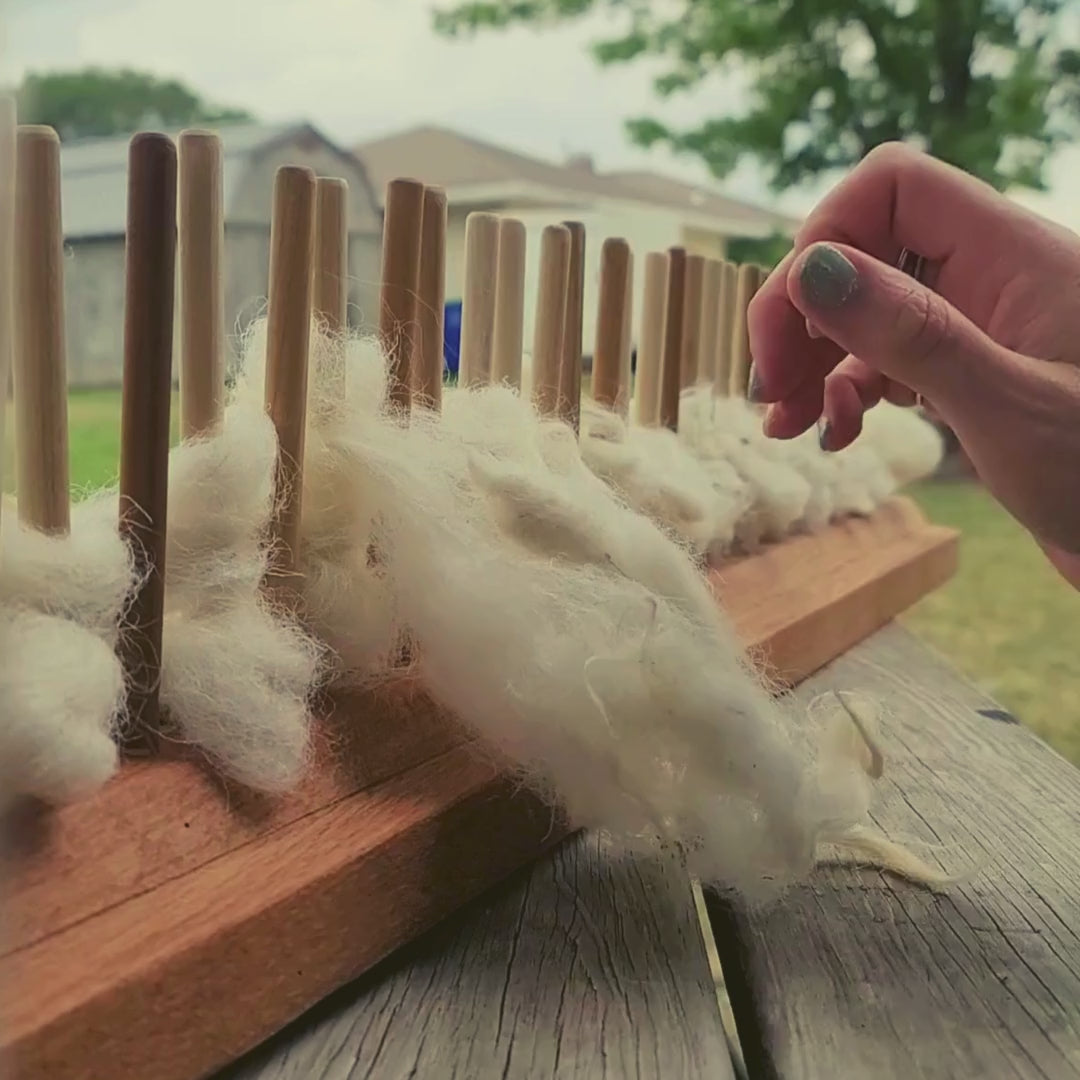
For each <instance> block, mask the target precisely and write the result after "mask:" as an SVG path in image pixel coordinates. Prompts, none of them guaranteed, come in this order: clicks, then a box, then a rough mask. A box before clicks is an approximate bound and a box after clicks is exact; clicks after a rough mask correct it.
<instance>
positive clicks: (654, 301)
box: [634, 251, 668, 427]
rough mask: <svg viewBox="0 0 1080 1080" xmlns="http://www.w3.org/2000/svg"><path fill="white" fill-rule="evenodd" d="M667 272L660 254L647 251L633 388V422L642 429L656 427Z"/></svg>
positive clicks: (658, 413)
mask: <svg viewBox="0 0 1080 1080" xmlns="http://www.w3.org/2000/svg"><path fill="white" fill-rule="evenodd" d="M667 272H668V260H667V256H666V255H665V254H664V253H663V252H662V251H650V252H649V253H648V254H647V255H646V256H645V282H644V296H643V299H642V308H641V336H640V338H639V339H638V354H637V386H636V389H635V392H634V410H635V413H636V416H635V420H637V422H638V423H639V424H641V425H642V426H643V427H657V426H658V425H659V423H660V381H661V371H662V368H663V350H664V301H665V294H666V291H667Z"/></svg>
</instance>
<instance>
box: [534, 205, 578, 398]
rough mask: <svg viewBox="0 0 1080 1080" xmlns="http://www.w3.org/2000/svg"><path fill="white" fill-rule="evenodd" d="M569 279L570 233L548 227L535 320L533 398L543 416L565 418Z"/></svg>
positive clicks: (543, 235) (543, 240)
mask: <svg viewBox="0 0 1080 1080" xmlns="http://www.w3.org/2000/svg"><path fill="white" fill-rule="evenodd" d="M569 280H570V230H569V229H568V228H566V226H565V225H547V226H545V227H544V231H543V232H542V233H541V234H540V284H539V287H538V288H537V291H536V318H535V319H534V320H533V352H532V377H533V387H532V398H533V401H534V402H535V404H536V407H537V409H538V410H539V411H540V414H541V415H542V416H562V415H563V409H564V408H565V405H564V404H563V403H562V402H561V399H560V397H559V394H560V391H561V385H562V384H561V380H560V378H559V368H560V366H561V364H562V358H563V334H564V332H565V330H566V296H567V292H568V291H569Z"/></svg>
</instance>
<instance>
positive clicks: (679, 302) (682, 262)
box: [660, 247, 686, 431]
mask: <svg viewBox="0 0 1080 1080" xmlns="http://www.w3.org/2000/svg"><path fill="white" fill-rule="evenodd" d="M685 285H686V249H685V248H681V247H672V248H668V273H667V294H666V296H665V297H664V354H663V362H662V364H661V369H660V370H661V374H660V423H661V425H662V426H663V427H666V428H670V429H671V430H672V431H675V430H677V429H678V426H679V388H680V386H681V381H680V380H681V365H682V334H683V294H684V290H685Z"/></svg>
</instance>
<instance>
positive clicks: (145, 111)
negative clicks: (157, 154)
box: [17, 68, 252, 139]
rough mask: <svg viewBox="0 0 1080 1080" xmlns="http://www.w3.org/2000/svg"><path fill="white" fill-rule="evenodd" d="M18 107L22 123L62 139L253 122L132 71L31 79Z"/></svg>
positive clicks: (183, 89)
mask: <svg viewBox="0 0 1080 1080" xmlns="http://www.w3.org/2000/svg"><path fill="white" fill-rule="evenodd" d="M17 101H18V109H19V119H20V121H21V122H22V123H26V124H48V125H49V126H50V127H53V128H55V129H56V131H57V133H58V134H59V136H60V138H61V139H73V138H78V137H80V136H86V135H99V136H100V135H119V134H126V133H128V132H132V131H136V130H139V129H145V128H153V127H185V126H188V125H194V124H214V123H227V122H230V121H244V120H250V119H251V118H252V117H251V114H250V113H248V112H246V111H245V110H243V109H229V108H219V107H217V106H215V105H211V104H209V103H208V102H206V101H205V100H204V99H203V98H201V97H200V96H199V95H198V94H196V93H195V92H194V91H193V90H190V89H189V88H188V87H186V86H184V85H183V84H182V83H180V82H178V81H177V80H175V79H160V78H158V77H157V76H156V75H151V74H148V73H146V72H140V71H131V70H121V71H106V70H102V69H101V68H86V69H84V70H82V71H70V72H51V73H48V74H28V75H27V76H26V78H25V79H24V80H23V83H22V85H21V86H20V87H19V90H18V93H17Z"/></svg>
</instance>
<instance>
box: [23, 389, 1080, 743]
mask: <svg viewBox="0 0 1080 1080" xmlns="http://www.w3.org/2000/svg"><path fill="white" fill-rule="evenodd" d="M177 415H178V409H177V408H176V404H175V401H174V407H173V416H174V418H175V417H176V416H177ZM68 423H69V430H70V432H71V436H70V438H71V483H72V488H73V489H74V491H75V492H76V494H78V493H81V492H83V491H86V490H88V489H93V488H96V487H100V486H101V485H103V484H108V483H109V482H110V481H112V480H114V479H115V477H116V472H117V463H118V455H119V445H120V395H119V393H118V392H117V391H115V390H94V391H84V392H80V393H74V394H72V395H71V397H70V398H69V400H68ZM175 437H176V433H175V425H174V432H173V438H174V441H175ZM6 438H7V443H8V446H7V456H6V460H7V461H9V462H10V461H12V456H11V447H12V443H13V432H12V425H11V417H10V415H9V417H8V423H7V433H6ZM6 472H7V475H6V476H5V487H6V488H7V490H11V488H12V486H13V481H14V475H13V474H14V470H13V469H12V468H10V467H9V468H8V469H7V470H6ZM912 494H913V495H914V496H915V498H916V499H917V500H918V502H919V503H920V504H921V505H922V507H923V509H924V510H925V511H926V513H927V514H928V515H929V517H930V518H931V519H932V520H933V521H936V522H939V523H941V524H943V525H951V526H954V527H955V528H957V529H959V530H960V532H961V534H962V540H961V548H960V569H959V572H958V573H957V575H956V577H955V578H954V579H953V580H952V581H951V582H949V584H947V585H946V586H945V587H944V588H942V589H939V590H937V591H936V592H935V593H934V594H933V595H931V596H929V597H927V598H926V599H925V600H923V601H922V602H921V603H919V604H918V605H917V606H916V607H915V608H913V609H912V610H911V611H910V612H909V613H908V614H907V615H905V616H904V620H903V621H904V622H905V623H906V624H907V625H908V626H910V627H911V628H912V629H913V630H914V631H915V632H916V633H917V634H919V635H920V636H921V637H922V638H923V639H924V640H926V641H927V642H929V643H930V644H932V645H934V646H936V647H937V648H938V649H940V650H941V652H943V653H944V654H945V655H946V656H947V657H949V659H950V660H952V662H953V663H954V664H955V665H956V666H957V667H958V668H959V669H960V670H961V671H963V672H964V673H965V674H967V675H968V676H969V677H970V678H972V679H974V680H975V681H976V682H978V683H979V684H980V685H981V686H983V687H984V688H985V689H986V690H987V692H988V693H990V694H991V695H993V696H994V697H995V698H996V699H997V700H998V701H1000V702H1001V704H1002V705H1003V706H1005V707H1006V708H1009V709H1011V710H1012V711H1013V712H1015V713H1016V715H1017V716H1019V717H1020V719H1021V720H1023V721H1024V722H1025V723H1026V724H1028V725H1029V726H1030V727H1032V728H1033V729H1034V730H1035V731H1037V732H1038V733H1039V734H1040V735H1042V736H1043V737H1044V738H1045V739H1046V740H1047V741H1048V742H1050V743H1051V744H1052V745H1053V746H1055V747H1057V749H1058V750H1059V751H1061V753H1063V754H1065V755H1066V756H1067V757H1069V758H1070V759H1071V760H1073V761H1075V762H1077V763H1078V764H1080V651H1078V649H1077V647H1076V642H1077V640H1080V593H1078V592H1075V591H1073V590H1072V589H1070V588H1069V586H1068V585H1066V584H1065V582H1064V581H1062V580H1061V579H1059V578H1058V576H1057V574H1056V573H1055V571H1054V570H1053V569H1052V568H1051V567H1050V565H1049V564H1048V563H1047V562H1046V560H1045V559H1044V558H1043V556H1042V553H1041V552H1040V551H1039V550H1038V548H1037V547H1036V546H1035V544H1034V543H1033V542H1032V541H1031V540H1030V539H1029V538H1028V536H1027V535H1026V534H1025V533H1024V531H1023V530H1022V529H1021V528H1020V526H1019V525H1017V524H1016V523H1015V522H1014V521H1013V520H1012V518H1010V517H1009V516H1008V515H1007V514H1006V513H1005V512H1004V511H1003V510H1001V509H1000V508H999V507H998V506H997V504H996V503H994V501H993V500H992V499H991V498H990V497H989V496H988V495H987V494H986V493H985V492H984V491H983V490H982V489H981V488H979V487H977V486H975V485H973V484H966V483H959V482H951V483H932V484H924V485H921V486H919V487H917V488H916V489H914V491H913V492H912Z"/></svg>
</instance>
